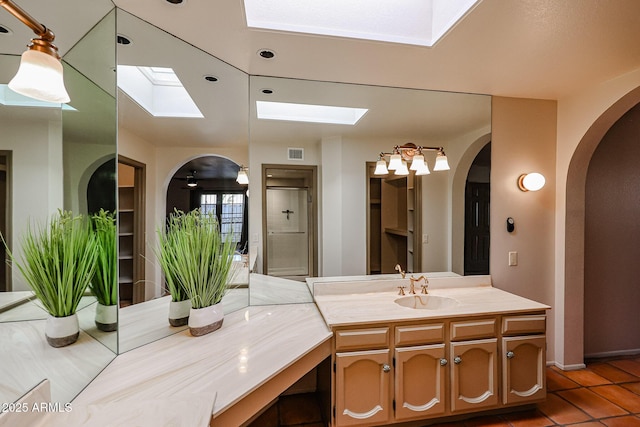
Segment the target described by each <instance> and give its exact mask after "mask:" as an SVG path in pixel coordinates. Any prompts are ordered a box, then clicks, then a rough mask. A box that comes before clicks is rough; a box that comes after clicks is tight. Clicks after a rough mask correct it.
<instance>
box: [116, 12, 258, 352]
mask: <svg viewBox="0 0 640 427" xmlns="http://www.w3.org/2000/svg"><path fill="white" fill-rule="evenodd" d="M117 29H118V55H117V58H118V59H117V62H118V67H117V76H118V155H119V188H118V192H119V202H120V212H119V217H120V218H119V219H120V229H119V233H120V236H119V241H120V250H121V254H120V258H121V259H120V279H121V282H120V307H121V308H120V312H119V313H120V325H119V326H120V330H119V352H120V353H122V352H126V351H128V350H130V349H133V348H136V347H138V346H140V345H143V344H146V343H148V342H150V341H153V340H156V339H159V338H162V337H165V336H168V335H170V334H173V333H176V332H179V331H182V330H183V329H184V327H174V326H171V325H170V324H169V322H168V315H169V301H170V299H171V297H170V296H169V295H167V290H166V289H165V286H164V283H163V277H162V274H161V271H160V268H159V266H158V263H157V262H156V259H155V253H154V247H155V245H156V233H157V230H158V229H159V228H160V227H163V226H164V224H165V222H166V218H167V214H168V213H170V212H172V211H173V209H180V210H183V211H187V210H190V209H192V208H194V207H200V206H203V205H205V204H206V205H207V206H208V207H212V206H213V207H214V208H216V207H218V208H220V209H221V210H222V209H226V208H227V207H229V206H231V204H233V206H231V207H232V208H233V209H237V210H238V212H239V214H238V215H236V216H235V219H234V221H236V222H235V223H234V224H233V226H234V227H236V228H237V234H238V244H239V247H238V256H239V261H238V262H239V263H241V264H242V269H243V271H242V272H241V273H239V275H238V276H237V277H236V281H235V282H234V283H233V285H232V289H230V291H229V292H228V293H227V294H226V296H225V298H224V299H223V301H222V303H223V307H224V310H225V312H226V313H228V312H231V311H234V310H237V309H239V308H241V307H246V306H247V305H248V303H249V297H248V292H249V289H248V243H247V242H248V232H247V230H248V223H247V215H246V214H243V212H244V210H245V207H246V205H247V203H248V200H249V198H248V195H247V192H246V190H247V186H246V185H238V184H237V183H236V181H235V178H236V176H237V173H238V171H239V170H240V167H241V166H246V165H247V164H248V155H249V148H248V144H249V125H248V117H249V115H248V96H249V95H248V86H249V83H248V79H249V78H248V76H247V74H245V73H244V72H242V71H240V70H238V69H236V68H234V67H232V66H230V65H229V64H226V63H225V62H223V61H221V60H219V59H217V58H215V57H213V56H211V55H209V54H207V53H205V52H203V51H201V50H199V49H197V48H195V47H194V46H192V45H190V44H188V43H185V42H184V41H182V40H180V39H178V38H176V37H174V36H172V35H171V34H168V33H167V32H165V31H163V30H161V29H159V28H157V27H154V26H153V25H150V24H149V23H147V22H145V21H142V20H140V19H138V18H137V17H135V16H133V15H131V14H129V13H127V12H125V11H123V10H120V9H118V11H117ZM140 88H143V89H145V90H146V92H147V93H146V95H151V97H147V96H146V95H145V94H140V93H137V92H136V89H140ZM182 88H184V89H182ZM189 184H195V185H193V186H191V185H189ZM214 199H215V200H217V201H218V202H219V203H217V202H212V200H214ZM223 205H224V206H223Z"/></svg>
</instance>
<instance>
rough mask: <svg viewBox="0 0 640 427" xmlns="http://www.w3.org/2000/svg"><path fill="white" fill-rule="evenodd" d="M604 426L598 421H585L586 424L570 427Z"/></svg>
mask: <svg viewBox="0 0 640 427" xmlns="http://www.w3.org/2000/svg"><path fill="white" fill-rule="evenodd" d="M602 426H604V424H602V423H600V422H598V421H587V422H586V423H578V424H571V427H602Z"/></svg>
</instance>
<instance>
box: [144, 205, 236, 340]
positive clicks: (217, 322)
mask: <svg viewBox="0 0 640 427" xmlns="http://www.w3.org/2000/svg"><path fill="white" fill-rule="evenodd" d="M158 238H159V248H158V250H157V251H156V252H157V254H158V258H159V260H160V264H161V266H162V270H163V272H164V274H165V278H166V280H167V284H168V285H169V286H171V285H170V284H169V283H170V282H173V286H174V287H175V288H181V289H182V290H183V291H184V292H185V294H186V296H187V297H188V299H189V300H190V301H191V309H190V312H189V321H188V324H189V330H190V332H191V335H193V336H201V335H205V334H208V333H210V332H213V331H215V330H216V329H219V328H220V327H221V326H222V322H223V320H224V313H223V310H222V303H221V301H222V298H223V297H224V295H225V293H226V292H227V289H228V287H227V284H228V282H229V281H230V280H231V279H232V278H233V276H234V275H235V271H236V268H235V266H236V264H234V263H233V255H234V252H235V247H236V246H235V243H234V242H233V240H232V238H231V235H227V236H226V238H225V237H223V235H222V233H221V231H220V225H219V224H218V220H217V218H216V216H215V214H213V213H204V212H202V211H201V210H200V209H195V210H193V211H191V212H188V213H184V212H181V211H177V210H176V211H174V212H173V213H172V214H171V215H170V216H169V221H168V223H167V226H166V228H164V229H160V230H158Z"/></svg>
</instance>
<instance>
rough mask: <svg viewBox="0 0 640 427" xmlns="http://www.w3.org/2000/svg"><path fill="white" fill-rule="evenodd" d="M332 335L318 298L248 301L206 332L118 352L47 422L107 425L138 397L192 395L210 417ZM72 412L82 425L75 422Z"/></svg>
mask: <svg viewBox="0 0 640 427" xmlns="http://www.w3.org/2000/svg"><path fill="white" fill-rule="evenodd" d="M331 336H332V334H331V332H330V330H329V329H328V328H327V325H326V324H325V322H324V321H323V319H322V317H321V316H320V313H319V312H318V310H317V308H316V306H315V304H291V305H273V306H251V307H247V308H246V309H244V310H240V311H237V312H235V313H231V314H229V315H226V316H225V320H224V323H223V325H222V328H221V329H219V330H217V331H215V332H213V333H211V334H209V335H205V336H203V337H192V336H191V335H190V334H189V332H188V331H186V330H185V331H182V332H178V333H176V334H174V335H171V336H169V337H166V338H163V339H161V340H158V341H155V342H152V343H150V344H147V345H145V346H142V347H139V348H137V349H135V350H132V351H129V352H127V353H124V354H121V355H119V356H118V357H117V358H116V359H115V360H114V361H113V362H112V363H111V364H110V365H109V366H108V367H107V368H106V369H105V370H104V371H102V373H101V374H100V375H98V377H97V378H96V379H95V380H94V381H93V382H92V383H91V384H90V385H89V386H88V387H87V388H86V389H85V390H83V392H82V393H80V395H78V397H77V398H76V399H75V400H74V401H73V405H74V411H72V412H71V413H68V414H56V416H55V417H54V419H53V420H52V422H55V423H54V424H50V425H53V426H74V425H83V426H84V425H96V426H97V425H109V424H108V423H107V424H100V422H101V421H102V422H107V421H109V420H113V419H116V418H117V417H119V416H122V415H123V414H122V412H125V413H126V412H127V411H130V410H131V408H134V407H137V406H138V405H139V404H140V403H141V402H142V403H144V402H154V401H155V402H162V401H167V402H170V401H175V402H186V401H189V399H192V397H193V396H194V395H195V394H197V395H200V396H201V398H200V400H202V399H205V401H206V400H207V399H208V401H209V402H210V404H211V407H212V408H213V409H212V412H211V414H212V415H213V416H214V417H215V416H217V415H218V414H221V413H223V412H224V411H225V410H227V409H228V408H230V407H231V406H233V405H234V404H235V403H237V402H238V401H240V400H241V399H242V398H243V397H245V396H247V395H248V394H249V393H250V392H251V391H253V390H255V389H256V388H258V387H260V386H261V385H262V384H265V383H266V382H267V381H269V380H270V379H272V378H274V377H275V376H277V375H278V374H279V373H280V372H282V371H283V370H284V369H285V368H286V367H287V366H289V365H291V364H293V363H295V362H296V361H297V360H299V359H301V358H302V357H304V356H305V355H306V354H307V353H309V352H311V351H312V350H313V349H314V348H316V347H317V346H319V345H321V344H322V343H324V342H325V341H326V340H328V339H330V338H331ZM214 401H215V402H214ZM157 406H158V407H159V408H161V409H159V410H160V413H164V417H161V418H157V419H168V418H170V417H171V416H172V413H173V411H174V407H173V406H171V405H169V404H167V405H157ZM205 406H206V405H205ZM76 408H77V409H78V411H76ZM73 412H80V413H81V414H82V417H83V418H82V419H83V424H73V422H74V420H73V418H72V417H73V416H74V415H72V414H73ZM75 416H76V417H78V415H75ZM158 416H160V414H158ZM86 417H90V418H91V420H90V421H88V420H87V419H86ZM154 419H156V418H154ZM207 422H208V420H207ZM86 423H89V424H86ZM144 425H153V423H150V424H144ZM194 425H197V424H194ZM203 425H206V424H203Z"/></svg>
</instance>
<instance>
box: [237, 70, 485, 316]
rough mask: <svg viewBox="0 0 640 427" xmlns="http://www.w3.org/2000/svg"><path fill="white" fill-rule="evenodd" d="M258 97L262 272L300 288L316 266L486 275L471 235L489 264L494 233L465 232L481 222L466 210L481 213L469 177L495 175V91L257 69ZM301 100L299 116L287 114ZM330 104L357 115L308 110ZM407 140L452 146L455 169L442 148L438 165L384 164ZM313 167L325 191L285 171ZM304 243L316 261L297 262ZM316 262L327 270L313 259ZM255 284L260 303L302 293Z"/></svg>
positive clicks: (257, 229) (253, 91)
mask: <svg viewBox="0 0 640 427" xmlns="http://www.w3.org/2000/svg"><path fill="white" fill-rule="evenodd" d="M250 97H251V100H250V109H251V110H250V114H251V119H250V128H251V132H250V134H251V143H250V158H251V164H250V169H251V170H252V171H262V172H263V173H262V174H256V173H254V174H252V180H251V183H250V192H251V195H252V204H251V206H250V215H249V218H250V224H251V236H250V237H251V242H252V245H253V247H254V248H255V249H256V252H257V253H256V264H255V265H256V268H255V272H256V274H255V276H256V277H259V275H264V276H266V277H269V278H271V277H273V278H277V279H278V280H279V281H283V280H284V281H285V283H287V284H288V285H289V286H290V287H294V288H295V284H294V283H292V282H293V281H296V280H301V279H302V280H303V279H304V277H306V276H316V275H317V276H347V275H349V276H362V275H368V274H380V273H383V274H387V273H395V272H394V271H393V267H394V266H395V265H396V264H397V263H401V264H402V266H403V268H404V269H406V270H407V271H415V272H419V271H421V272H452V273H456V274H474V273H475V274H478V273H477V271H479V270H476V272H473V271H471V270H468V271H465V266H464V260H465V257H469V255H466V256H465V252H464V251H465V246H468V245H471V247H470V248H472V247H473V245H474V244H475V245H476V246H475V248H476V249H475V252H473V251H472V250H470V251H469V253H474V254H476V255H477V256H478V257H479V258H483V260H482V262H483V263H486V270H487V271H486V273H488V235H485V236H484V237H483V238H484V240H479V239H476V240H473V238H471V239H470V240H469V242H467V243H465V233H467V231H465V230H470V229H471V225H473V224H467V225H465V215H466V216H467V217H470V218H475V216H476V215H474V214H473V212H474V211H473V209H475V212H476V213H478V214H479V213H481V211H480V210H478V209H480V208H478V206H479V205H478V204H475V205H474V203H475V201H474V200H471V198H470V196H469V195H468V194H467V195H465V188H467V189H468V188H469V187H470V185H469V184H468V183H472V182H478V183H482V184H483V185H484V186H485V187H487V188H488V186H489V180H488V178H489V174H488V171H489V167H490V164H488V163H487V162H482V161H481V160H482V159H485V158H487V157H486V156H479V158H478V161H476V162H475V163H474V160H475V159H476V157H477V156H478V154H479V153H480V151H481V150H482V148H483V147H485V146H487V144H488V143H489V142H490V140H491V101H490V97H488V96H483V95H471V94H460V93H447V92H436V91H426V90H413V89H401V88H390V87H373V86H366V85H354V84H341V83H330V82H319V81H304V80H293V79H283V78H272V77H263V76H251V77H250ZM290 104H295V105H294V106H295V111H296V112H297V116H296V115H294V116H288V117H287V116H282V114H284V113H286V111H284V109H285V107H286V106H287V105H290ZM309 106H313V107H309ZM320 106H325V107H342V108H345V107H349V108H351V109H353V110H351V111H348V112H346V113H348V115H349V117H350V118H352V119H353V121H354V122H355V123H353V124H350V123H347V121H346V120H343V119H344V117H338V118H337V119H336V117H337V115H339V114H343V113H345V111H339V112H337V113H335V115H334V117H333V118H332V120H333V121H334V122H333V123H327V122H326V119H321V118H318V117H311V112H308V111H307V110H309V111H312V110H314V109H315V110H319V109H321V107H320ZM323 121H325V122H323ZM407 143H413V144H415V145H416V146H423V147H443V148H444V151H445V152H446V155H447V157H448V162H449V164H450V167H451V169H450V170H448V171H439V172H436V171H433V167H434V164H435V160H436V156H437V153H436V151H425V152H424V153H423V154H424V158H425V161H426V163H427V164H428V165H429V167H430V168H431V173H430V174H429V175H424V176H415V173H412V174H411V175H410V176H409V177H408V178H404V179H403V180H400V179H398V178H400V177H398V176H394V175H393V174H389V175H386V176H382V177H379V176H377V175H374V173H373V172H374V169H375V162H376V161H377V160H379V154H380V153H381V152H382V153H387V152H391V151H392V150H393V148H394V147H395V146H402V145H404V144H407ZM489 157H490V156H489ZM387 160H388V158H387ZM472 164H475V166H474V167H473V168H472ZM304 167H310V168H314V169H312V171H311V174H312V176H313V179H314V180H315V182H316V184H314V185H315V186H316V190H317V197H315V198H314V197H310V196H309V195H306V196H302V197H299V194H298V192H299V191H300V190H298V192H297V191H294V189H302V188H304V191H310V190H312V189H313V185H312V184H311V182H312V181H311V180H307V182H304V180H303V179H301V178H300V177H297V179H298V182H295V179H291V180H288V178H287V177H286V176H285V175H282V176H279V175H277V174H275V173H274V172H276V171H281V172H282V173H283V174H286V173H287V171H289V172H288V173H289V174H291V171H293V170H295V169H297V168H304ZM292 176H293V177H295V174H293V175H292ZM385 187H388V189H385ZM284 189H287V192H286V195H285V191H282V190H284ZM468 191H469V190H468ZM274 193H275V196H274ZM279 193H282V195H281V196H278V194H279ZM276 200H279V201H278V202H277V203H280V204H275V205H274V203H276ZM301 200H303V202H301ZM385 200H386V202H385ZM485 202H486V203H485V205H483V209H484V210H485V211H487V212H488V200H485ZM313 204H316V205H317V208H313ZM474 206H476V207H475V208H474ZM309 208H311V209H309ZM305 209H306V212H305ZM314 209H315V210H314ZM465 209H467V210H468V212H467V213H466V214H465ZM298 212H300V213H302V215H304V216H305V218H304V219H305V220H307V222H305V224H306V223H311V224H316V225H315V226H312V227H311V229H310V230H308V231H305V232H303V229H304V228H306V226H305V227H303V226H302V224H303V222H301V220H302V219H303V218H300V217H297V216H296V215H298ZM309 212H311V213H309ZM287 216H288V217H289V219H287ZM274 223H275V224H276V225H277V226H278V227H280V228H278V227H277V226H276V225H273V224H274ZM279 241H281V242H285V241H286V243H282V244H280V243H278V242H279ZM483 245H484V248H483V247H481V246H483ZM294 247H295V249H294ZM376 247H377V249H376ZM470 248H469V249H470ZM292 252H295V253H296V254H297V255H301V254H302V255H304V258H305V262H304V263H302V264H306V266H307V267H305V268H304V269H301V268H300V267H301V265H302V264H301V263H298V264H300V265H294V264H293V261H296V262H297V261H299V260H298V259H297V258H295V257H292V256H291V253H292ZM298 258H299V257H298ZM308 260H311V263H309V262H308ZM286 262H289V264H287V265H284V263H286ZM314 262H315V263H317V264H316V265H317V271H314V270H313V268H311V269H309V268H308V266H309V265H311V266H313V265H314ZM483 268H484V267H483ZM483 271H484V270H483ZM298 273H300V274H298ZM486 273H485V274H486ZM291 279H293V280H291ZM254 284H255V281H254V275H252V277H251V304H261V303H270V302H273V301H278V302H292V301H293V300H295V298H294V299H292V298H290V297H289V296H290V295H292V291H291V289H285V290H284V291H283V292H282V294H280V293H279V292H278V287H277V286H276V285H274V286H271V287H268V289H269V291H268V292H262V294H263V295H264V294H265V293H266V294H267V295H270V296H271V297H270V298H267V299H266V300H265V299H263V298H254V296H257V294H254Z"/></svg>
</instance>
